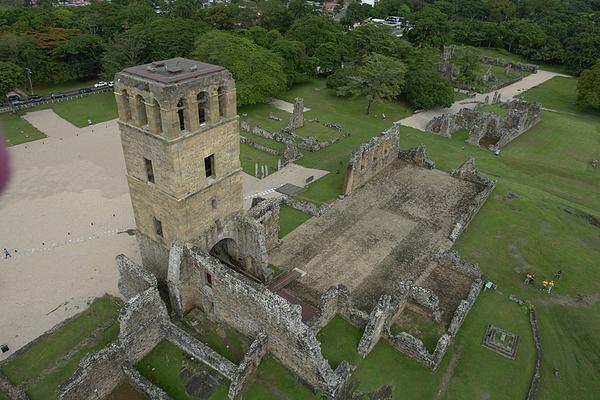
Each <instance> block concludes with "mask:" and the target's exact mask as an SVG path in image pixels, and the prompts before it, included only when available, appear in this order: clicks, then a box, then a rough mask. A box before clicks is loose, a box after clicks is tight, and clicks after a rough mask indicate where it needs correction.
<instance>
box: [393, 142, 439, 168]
mask: <svg viewBox="0 0 600 400" xmlns="http://www.w3.org/2000/svg"><path fill="white" fill-rule="evenodd" d="M398 158H400V159H401V160H404V161H407V162H410V163H412V164H415V165H418V166H419V167H423V168H427V169H434V168H435V163H434V162H433V161H432V160H431V159H430V158H429V154H427V148H426V147H425V145H424V144H420V145H419V147H413V148H412V149H408V150H400V151H399V152H398Z"/></svg>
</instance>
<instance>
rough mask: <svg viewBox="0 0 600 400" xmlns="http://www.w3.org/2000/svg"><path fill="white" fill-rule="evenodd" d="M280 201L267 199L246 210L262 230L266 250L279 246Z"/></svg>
mask: <svg viewBox="0 0 600 400" xmlns="http://www.w3.org/2000/svg"><path fill="white" fill-rule="evenodd" d="M280 204H281V201H280V200H279V199H269V200H264V199H263V201H261V202H259V203H258V204H256V205H254V206H253V207H252V208H250V210H248V216H250V217H251V218H254V219H255V220H256V221H257V222H258V223H260V224H261V225H262V226H263V228H264V235H265V242H266V246H267V249H268V250H269V249H272V248H273V247H275V246H277V245H278V244H279V211H280Z"/></svg>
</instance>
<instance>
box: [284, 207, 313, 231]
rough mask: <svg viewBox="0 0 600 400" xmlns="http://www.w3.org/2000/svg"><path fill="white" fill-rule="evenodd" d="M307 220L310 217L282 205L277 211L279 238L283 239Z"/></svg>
mask: <svg viewBox="0 0 600 400" xmlns="http://www.w3.org/2000/svg"><path fill="white" fill-rule="evenodd" d="M308 219H310V215H308V214H305V213H303V212H302V211H298V210H296V209H295V208H292V207H289V206H286V205H282V206H281V208H280V211H279V238H280V239H281V238H283V237H284V236H285V235H287V234H288V233H290V232H291V231H293V230H294V229H296V228H297V227H298V226H300V225H302V224H303V223H304V222H306V221H307V220H308Z"/></svg>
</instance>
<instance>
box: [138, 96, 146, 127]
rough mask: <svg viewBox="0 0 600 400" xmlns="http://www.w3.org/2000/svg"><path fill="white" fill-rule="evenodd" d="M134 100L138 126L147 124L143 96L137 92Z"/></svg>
mask: <svg viewBox="0 0 600 400" xmlns="http://www.w3.org/2000/svg"><path fill="white" fill-rule="evenodd" d="M135 102H136V105H137V109H138V119H139V123H140V126H144V125H148V114H146V103H145V102H144V98H143V97H142V96H140V95H139V94H138V95H137V96H136V98H135Z"/></svg>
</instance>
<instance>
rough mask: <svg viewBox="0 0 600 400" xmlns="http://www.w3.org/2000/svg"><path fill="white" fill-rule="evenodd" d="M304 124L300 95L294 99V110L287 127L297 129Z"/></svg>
mask: <svg viewBox="0 0 600 400" xmlns="http://www.w3.org/2000/svg"><path fill="white" fill-rule="evenodd" d="M303 126H304V99H303V98H302V97H296V98H295V99H294V111H293V112H292V116H291V117H290V123H289V125H288V127H289V128H290V129H292V130H293V129H298V128H302V127H303Z"/></svg>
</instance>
